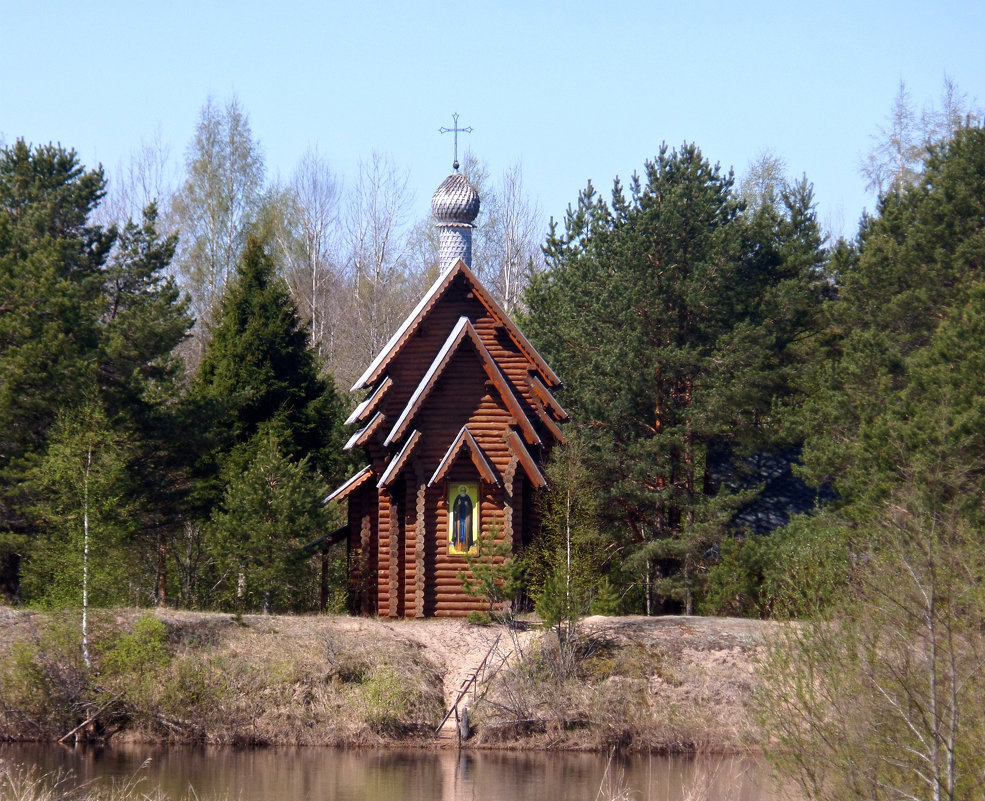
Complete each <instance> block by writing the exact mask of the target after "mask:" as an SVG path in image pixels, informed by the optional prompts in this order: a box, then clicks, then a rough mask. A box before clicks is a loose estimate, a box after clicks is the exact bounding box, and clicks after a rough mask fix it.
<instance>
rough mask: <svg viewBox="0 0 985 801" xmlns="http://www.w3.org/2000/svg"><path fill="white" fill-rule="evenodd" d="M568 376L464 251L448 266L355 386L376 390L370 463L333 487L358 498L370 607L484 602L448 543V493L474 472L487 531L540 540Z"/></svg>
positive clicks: (354, 522) (407, 608)
mask: <svg viewBox="0 0 985 801" xmlns="http://www.w3.org/2000/svg"><path fill="white" fill-rule="evenodd" d="M558 386H560V381H559V379H558V377H557V376H556V375H555V374H554V373H553V371H552V370H551V369H550V367H548V365H547V364H546V362H545V361H544V360H543V358H542V357H541V356H540V354H538V353H537V351H536V349H535V348H534V347H533V346H532V345H531V344H530V342H529V341H528V340H527V339H526V337H524V336H523V334H522V333H521V332H520V330H519V329H518V328H517V327H516V325H515V324H514V323H513V321H512V320H510V319H509V317H508V316H507V315H506V313H505V312H504V311H503V309H502V308H501V307H500V306H499V304H498V303H496V301H495V300H494V299H493V298H492V296H491V295H490V294H489V293H488V291H487V290H486V289H485V288H484V287H483V286H482V284H481V283H480V282H479V281H478V279H477V278H476V277H475V275H474V274H473V273H472V272H471V270H469V269H468V267H467V266H466V265H465V264H464V263H463V262H461V261H458V262H456V263H455V264H453V265H452V266H451V267H449V268H448V269H446V270H444V271H443V272H442V274H441V275H440V276H439V277H438V279H437V280H436V281H435V283H434V284H433V285H432V287H431V288H430V289H429V290H428V292H427V293H426V294H425V296H424V297H423V298H422V299H421V301H420V302H419V303H418V304H417V306H416V307H415V308H414V310H413V311H412V312H411V314H410V315H409V316H408V317H407V319H406V320H404V322H403V323H402V324H401V325H400V326H399V327H398V329H397V330H396V332H395V333H394V334H393V336H392V337H391V338H390V340H389V342H388V343H387V344H386V345H385V346H384V348H383V349H382V350H381V351H380V353H379V354H378V355H377V357H376V358H375V359H374V360H373V362H372V363H371V364H370V365H369V367H368V368H367V370H366V372H365V373H364V374H363V375H362V376H361V377H360V378H359V380H358V381H357V382H356V383H355V385H354V387H353V390H354V391H365V392H366V395H365V397H364V399H363V400H362V401H361V402H360V403H359V404H358V405H357V406H356V408H355V409H354V410H353V412H352V414H351V415H349V418H348V421H347V422H349V423H350V424H356V425H357V426H358V429H357V430H356V432H355V433H354V434H353V435H352V437H351V438H350V439H349V441H348V442H347V443H346V448H349V449H353V448H362V449H364V450H365V451H366V454H367V456H368V457H369V463H370V464H369V466H368V467H366V468H364V469H363V470H362V471H360V472H359V473H358V474H357V475H356V476H354V477H353V478H352V479H350V480H349V481H348V482H346V483H345V484H344V485H343V486H342V487H340V488H339V489H338V490H336V491H335V492H334V493H333V494H332V495H331V496H329V497H330V499H332V500H343V499H345V500H347V501H348V504H349V545H350V548H354V549H358V550H359V551H360V552H361V553H362V554H363V556H362V557H360V558H359V559H354V560H353V562H352V563H353V564H354V565H356V564H358V565H361V567H359V568H358V570H359V571H362V572H359V574H358V577H355V575H354V579H353V582H354V586H355V585H357V584H358V586H360V587H361V589H360V592H359V594H358V597H359V599H360V600H359V608H360V609H362V611H364V612H368V613H376V614H381V615H388V616H391V617H396V616H406V615H417V616H420V615H432V614H436V615H446V614H454V615H458V614H465V613H467V612H468V611H470V610H476V609H479V608H480V607H481V603H480V602H477V601H476V600H474V599H471V598H469V597H468V596H466V595H465V594H464V591H463V590H462V587H461V581H460V579H459V578H458V577H459V574H460V572H461V571H462V570H463V569H464V568H465V563H464V560H463V557H462V556H461V554H460V553H459V552H458V551H457V550H456V549H455V548H452V547H450V546H449V539H448V538H449V532H450V531H451V516H452V510H451V508H450V501H449V493H450V492H454V490H455V487H456V485H463V484H464V485H469V486H470V487H472V488H473V490H470V492H471V491H474V492H475V503H476V506H477V509H476V516H477V520H478V525H479V530H480V531H487V530H498V531H501V532H502V536H504V537H507V538H509V539H510V540H511V541H512V542H514V543H521V542H526V541H528V540H529V538H530V536H531V531H530V530H528V529H530V528H531V527H532V526H535V525H536V513H535V510H534V509H532V508H527V507H530V504H531V499H532V498H533V497H534V496H533V491H534V490H536V489H538V488H541V487H544V486H546V484H547V482H546V479H545V477H544V473H543V469H542V465H543V464H544V461H545V460H546V458H547V456H548V454H549V452H550V449H551V448H552V447H553V445H554V444H555V443H558V442H563V441H564V435H563V432H562V430H561V427H560V424H561V423H562V422H563V421H564V420H566V419H567V415H566V414H565V412H564V410H563V408H562V407H561V405H560V404H559V403H558V402H557V400H556V399H555V398H554V397H553V394H552V392H551V390H552V389H555V388H557V387H558ZM525 488H526V489H525ZM524 527H526V528H524ZM355 569H356V568H354V570H355ZM357 572H358V571H357ZM367 582H368V583H367Z"/></svg>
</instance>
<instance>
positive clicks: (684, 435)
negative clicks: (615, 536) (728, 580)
mask: <svg viewBox="0 0 985 801" xmlns="http://www.w3.org/2000/svg"><path fill="white" fill-rule="evenodd" d="M784 203H785V213H784V214H779V213H777V212H776V210H775V209H774V208H773V207H772V206H764V207H763V208H761V209H760V210H758V211H757V212H756V213H755V214H750V215H744V214H743V213H742V207H741V205H740V203H739V202H738V200H737V199H736V197H735V195H734V192H733V180H732V176H731V174H723V173H722V172H721V171H720V170H719V169H718V167H716V166H712V165H711V164H709V162H708V161H707V160H705V159H704V157H703V156H702V155H701V153H700V151H699V150H698V149H697V148H696V147H695V146H693V145H685V146H684V147H682V148H681V150H680V151H674V152H671V151H669V150H668V149H667V148H666V147H664V148H662V150H661V152H660V154H659V155H658V157H657V159H656V160H654V161H652V162H648V163H647V164H646V171H645V181H641V180H640V179H639V178H636V177H634V179H633V181H632V182H631V184H630V197H629V198H628V199H627V198H626V196H625V193H624V191H623V188H622V186H621V185H620V183H619V182H618V181H617V182H616V184H615V187H614V190H613V197H612V203H611V205H607V204H606V203H605V202H604V201H602V200H601V199H600V198H599V197H598V196H597V194H596V193H595V190H594V189H593V188H592V186H591V184H589V187H588V189H587V190H586V191H585V192H583V193H582V195H581V197H580V198H579V203H578V206H577V208H576V209H575V210H569V213H568V217H567V220H566V223H565V229H566V230H565V232H564V234H563V235H559V234H558V233H557V231H556V230H554V231H552V234H551V236H550V237H549V239H548V242H547V245H546V247H545V252H546V256H547V262H548V268H549V269H548V271H546V272H545V273H544V274H543V275H541V276H538V277H535V279H534V280H533V282H532V285H531V289H530V291H529V292H528V295H527V302H528V304H529V308H530V314H529V318H528V320H527V325H526V327H527V329H528V330H529V331H530V333H531V335H532V338H533V339H534V341H535V343H536V344H537V346H538V348H540V349H541V350H542V352H544V353H545V356H547V358H548V360H549V361H551V363H552V364H553V365H554V367H555V369H557V371H558V373H559V374H560V375H562V376H563V377H564V380H565V384H566V387H567V389H566V390H565V395H564V398H565V402H566V403H567V404H568V406H569V411H570V412H572V415H573V417H574V418H575V419H576V420H577V421H578V422H579V424H580V425H581V426H582V427H583V428H584V436H585V438H586V443H587V444H588V446H589V448H590V451H591V453H592V455H593V456H592V461H593V467H594V472H595V474H596V476H598V477H599V478H600V480H601V481H602V483H603V487H604V489H605V492H606V494H607V496H608V503H607V504H606V508H607V509H608V510H609V513H610V514H611V515H618V518H617V519H615V520H612V521H611V522H612V523H613V524H614V525H615V526H617V527H618V528H619V529H621V530H622V531H623V532H625V534H627V535H628V540H629V542H628V543H627V545H628V546H629V550H630V552H631V553H632V554H633V555H632V557H631V559H630V562H629V564H630V566H631V567H633V569H634V570H635V572H636V575H637V576H638V577H639V582H640V584H641V585H642V586H643V588H644V592H645V605H646V609H647V611H648V612H653V611H656V609H657V608H658V607H659V606H660V605H661V602H666V601H667V600H670V601H671V602H672V603H675V604H679V605H680V607H682V608H683V609H684V610H685V611H687V612H690V611H691V609H692V607H693V599H694V592H695V587H696V584H697V582H696V574H697V573H698V572H699V571H700V570H702V569H703V567H704V564H703V563H704V561H705V559H706V554H707V553H709V549H710V548H712V546H713V545H714V544H715V543H716V542H718V541H719V540H720V539H721V537H722V534H723V531H724V527H725V525H726V523H727V522H728V520H729V517H730V515H731V513H732V511H733V509H734V508H735V507H736V505H737V504H738V503H740V502H741V501H742V500H743V499H744V497H743V495H742V494H741V493H730V492H727V491H725V490H726V488H725V487H723V486H721V484H722V477H723V475H727V473H728V471H727V470H726V469H725V466H726V465H728V464H729V463H730V462H736V457H737V455H739V454H741V453H742V452H743V451H745V452H748V451H749V450H751V449H752V448H755V447H757V445H758V446H759V447H763V446H764V445H765V444H768V443H769V438H768V437H767V436H765V435H764V431H767V430H768V428H769V424H770V422H771V421H770V413H771V409H772V406H773V403H774V400H775V398H776V396H777V395H778V394H782V393H784V392H787V391H789V385H790V378H791V377H790V375H789V372H790V371H791V370H792V369H793V367H794V366H795V365H796V364H797V359H796V356H795V355H794V353H793V352H792V350H791V348H790V346H791V343H792V342H793V340H794V339H795V338H796V337H797V336H799V335H801V334H802V333H803V332H804V331H805V330H807V329H809V328H810V326H812V325H813V324H814V315H815V311H814V310H815V308H816V305H817V299H818V296H819V275H818V267H819V265H820V264H821V261H822V253H821V249H820V237H819V235H818V233H817V224H816V220H815V218H814V213H813V208H812V203H813V201H812V198H811V193H810V188H809V185H807V184H806V182H805V183H802V184H800V185H797V186H794V187H791V188H788V190H787V191H786V192H785V193H784Z"/></svg>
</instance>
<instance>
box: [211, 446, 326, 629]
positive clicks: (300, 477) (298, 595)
mask: <svg viewBox="0 0 985 801" xmlns="http://www.w3.org/2000/svg"><path fill="white" fill-rule="evenodd" d="M245 454H246V466H245V469H243V470H240V469H238V467H234V466H233V465H232V464H230V465H229V466H228V472H227V473H226V475H225V476H224V479H225V481H224V484H225V491H224V494H223V499H222V502H221V504H220V506H219V507H218V508H217V510H216V512H215V514H214V515H213V521H212V524H211V546H212V552H213V555H214V558H215V559H216V562H217V563H218V565H219V566H220V569H221V570H222V573H223V575H224V576H226V577H227V579H226V581H224V582H222V587H223V588H224V590H223V598H222V600H223V602H224V603H225V605H227V606H231V607H233V608H236V609H238V610H240V611H245V610H251V611H260V610H262V611H263V612H265V613H267V614H269V613H270V612H272V611H273V610H274V609H277V610H292V611H308V609H310V608H311V606H312V605H311V604H306V603H305V601H306V599H313V598H314V592H313V587H314V585H315V581H316V574H315V570H314V566H313V564H312V561H311V555H310V553H309V552H307V551H306V550H305V549H304V546H305V545H306V544H308V543H309V542H311V541H313V540H315V539H317V538H318V537H320V536H322V535H324V528H325V525H326V522H327V514H328V511H327V510H326V508H325V506H324V504H323V500H324V498H325V494H326V492H327V488H326V485H325V483H324V482H323V481H321V480H320V479H319V477H318V475H317V474H316V473H315V472H314V471H313V470H311V469H310V467H309V465H308V460H307V458H305V459H302V460H301V461H300V462H294V461H292V460H291V459H289V458H288V457H286V456H284V455H283V454H282V453H281V452H280V447H279V440H278V437H277V435H276V433H275V432H274V431H261V432H260V433H259V434H257V436H256V437H254V438H253V439H252V440H251V441H250V442H249V443H248V445H247V447H246V448H245Z"/></svg>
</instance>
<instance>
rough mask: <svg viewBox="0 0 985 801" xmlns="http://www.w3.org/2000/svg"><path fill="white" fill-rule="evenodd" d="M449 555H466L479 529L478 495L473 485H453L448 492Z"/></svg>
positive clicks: (476, 488) (473, 543)
mask: <svg viewBox="0 0 985 801" xmlns="http://www.w3.org/2000/svg"><path fill="white" fill-rule="evenodd" d="M448 511H449V512H450V514H449V515H448V521H449V532H448V534H449V537H448V551H449V553H468V551H469V550H471V548H472V547H473V546H474V545H475V540H476V534H477V529H478V527H479V525H478V524H479V493H478V487H477V486H476V485H475V484H453V485H452V486H451V487H450V488H449V490H448Z"/></svg>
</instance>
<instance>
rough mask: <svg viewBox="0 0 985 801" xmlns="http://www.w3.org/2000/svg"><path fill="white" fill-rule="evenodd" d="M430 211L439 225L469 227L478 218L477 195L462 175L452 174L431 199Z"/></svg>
mask: <svg viewBox="0 0 985 801" xmlns="http://www.w3.org/2000/svg"><path fill="white" fill-rule="evenodd" d="M431 211H432V212H433V213H434V216H435V219H437V221H438V224H439V225H441V224H442V223H444V224H446V225H448V224H451V225H455V224H459V225H469V224H471V223H472V222H473V221H474V220H475V218H476V217H477V216H479V193H478V192H476V191H475V187H474V186H472V184H470V183H469V180H468V178H466V177H465V176H464V175H462V174H461V173H457V172H456V173H452V174H451V175H449V176H448V177H447V178H445V180H444V181H442V182H441V186H439V187H438V188H437V190H436V191H435V193H434V197H432V198H431Z"/></svg>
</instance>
